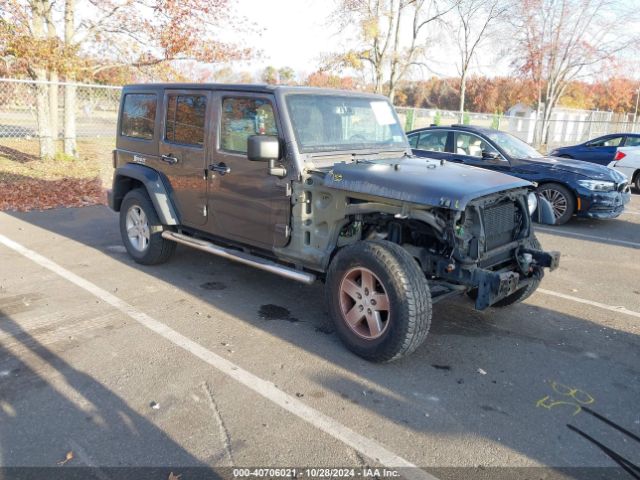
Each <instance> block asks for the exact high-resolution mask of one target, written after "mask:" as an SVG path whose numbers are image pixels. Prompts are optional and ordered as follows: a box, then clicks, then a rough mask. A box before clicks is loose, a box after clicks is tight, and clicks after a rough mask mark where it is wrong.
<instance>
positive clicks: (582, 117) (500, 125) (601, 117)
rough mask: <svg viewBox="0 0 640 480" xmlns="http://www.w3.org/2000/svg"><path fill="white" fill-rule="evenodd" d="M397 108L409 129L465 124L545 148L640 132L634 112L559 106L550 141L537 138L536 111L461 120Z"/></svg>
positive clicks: (454, 114)
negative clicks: (504, 133) (615, 112)
mask: <svg viewBox="0 0 640 480" xmlns="http://www.w3.org/2000/svg"><path fill="white" fill-rule="evenodd" d="M396 111H397V112H398V116H399V117H400V120H401V121H402V123H403V125H404V128H405V130H407V131H409V130H413V129H416V128H423V127H428V126H430V125H451V124H459V123H464V124H467V125H473V126H477V127H484V128H494V129H497V130H502V131H505V132H508V133H511V134H512V135H515V136H516V137H519V138H521V139H522V140H524V141H525V142H527V143H530V144H532V145H534V146H537V147H540V149H541V150H542V151H544V150H549V149H551V148H554V147H558V146H563V145H572V144H576V143H582V142H584V141H586V140H589V139H591V138H595V137H599V136H602V135H607V134H609V133H621V132H622V133H640V122H638V121H636V122H634V121H633V119H634V115H633V114H619V115H618V114H614V113H612V112H600V111H584V110H575V111H571V110H562V109H558V110H557V112H555V113H554V116H553V117H552V119H551V120H550V121H549V122H548V134H547V141H546V142H539V141H537V140H536V139H537V138H540V137H541V133H540V130H541V127H542V121H539V120H537V119H536V114H535V112H515V113H514V114H511V115H504V114H491V113H470V112H465V113H464V115H463V119H462V122H461V121H460V113H459V112H455V111H450V110H438V109H426V108H409V107H396ZM541 143H544V144H543V145H541Z"/></svg>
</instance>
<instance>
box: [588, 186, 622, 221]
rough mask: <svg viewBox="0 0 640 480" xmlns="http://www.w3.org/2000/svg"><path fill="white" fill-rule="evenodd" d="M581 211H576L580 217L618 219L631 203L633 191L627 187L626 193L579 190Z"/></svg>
mask: <svg viewBox="0 0 640 480" xmlns="http://www.w3.org/2000/svg"><path fill="white" fill-rule="evenodd" d="M577 193H578V196H579V198H580V209H579V210H578V211H576V215H577V216H579V217H588V218H599V219H607V218H616V217H619V216H620V215H621V214H622V212H623V211H624V206H625V205H626V204H627V203H629V202H630V201H631V190H630V189H629V187H627V188H626V189H625V190H624V191H622V192H620V191H615V192H593V191H591V190H586V189H580V190H578V192H577Z"/></svg>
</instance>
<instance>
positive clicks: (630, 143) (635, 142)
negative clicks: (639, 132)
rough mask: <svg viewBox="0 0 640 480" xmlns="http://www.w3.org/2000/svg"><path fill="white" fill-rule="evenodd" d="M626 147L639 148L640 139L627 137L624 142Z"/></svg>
mask: <svg viewBox="0 0 640 480" xmlns="http://www.w3.org/2000/svg"><path fill="white" fill-rule="evenodd" d="M624 146H625V147H638V146H640V137H627V139H626V140H625V142H624Z"/></svg>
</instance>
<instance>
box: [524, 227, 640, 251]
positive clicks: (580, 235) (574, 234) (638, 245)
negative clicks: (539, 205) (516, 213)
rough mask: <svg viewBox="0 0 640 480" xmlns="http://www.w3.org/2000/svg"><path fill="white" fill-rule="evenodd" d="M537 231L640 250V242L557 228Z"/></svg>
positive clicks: (541, 228)
mask: <svg viewBox="0 0 640 480" xmlns="http://www.w3.org/2000/svg"><path fill="white" fill-rule="evenodd" d="M535 230H536V231H538V232H544V233H553V234H557V235H560V236H562V235H564V236H567V237H575V238H586V239H587V240H597V241H600V242H608V243H611V244H617V245H624V246H628V247H634V248H640V243H639V242H630V241H628V240H618V239H616V238H609V237H600V236H598V235H587V234H585V233H577V232H569V231H567V230H559V229H557V228H555V229H553V228H545V227H535Z"/></svg>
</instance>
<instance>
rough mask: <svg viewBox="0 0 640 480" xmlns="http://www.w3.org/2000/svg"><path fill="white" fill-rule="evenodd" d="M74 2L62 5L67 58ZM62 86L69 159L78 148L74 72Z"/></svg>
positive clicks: (71, 72) (66, 1)
mask: <svg viewBox="0 0 640 480" xmlns="http://www.w3.org/2000/svg"><path fill="white" fill-rule="evenodd" d="M75 11H76V2H75V0H65V4H64V46H65V49H66V50H67V56H70V52H69V50H71V49H73V34H74V32H75ZM65 80H66V85H65V86H64V153H65V155H68V156H70V157H76V156H77V154H78V148H77V144H76V86H75V85H74V82H75V81H76V77H75V72H74V70H73V69H69V70H68V71H67V74H66V78H65Z"/></svg>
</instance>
